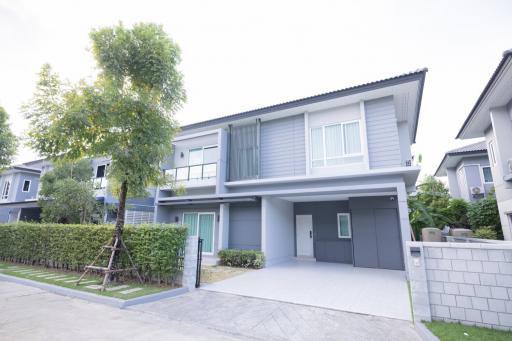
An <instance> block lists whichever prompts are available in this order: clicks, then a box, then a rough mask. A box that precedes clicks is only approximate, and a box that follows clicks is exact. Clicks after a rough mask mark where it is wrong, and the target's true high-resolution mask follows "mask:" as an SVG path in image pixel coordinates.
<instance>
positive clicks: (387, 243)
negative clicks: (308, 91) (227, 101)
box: [155, 69, 427, 270]
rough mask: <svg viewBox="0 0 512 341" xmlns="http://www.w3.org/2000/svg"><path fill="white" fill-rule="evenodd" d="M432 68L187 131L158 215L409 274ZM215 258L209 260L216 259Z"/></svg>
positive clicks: (218, 238)
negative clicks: (420, 129)
mask: <svg viewBox="0 0 512 341" xmlns="http://www.w3.org/2000/svg"><path fill="white" fill-rule="evenodd" d="M426 71H427V70H426V69H424V70H419V71H415V72H412V73H409V74H405V75H401V76H397V77H393V78H389V79H385V80H381V81H377V82H373V83H368V84H364V85H360V86H355V87H350V88H347V89H343V90H338V91H333V92H329V93H325V94H322V95H317V96H312V97H307V98H304V99H299V100H295V101H291V102H286V103H282V104H277V105H273V106H270V107H265V108H261V109H256V110H252V111H247V112H243V113H239V114H235V115H230V116H226V117H221V118H217V119H212V120H208V121H204V122H199V123H195V124H191V125H188V126H184V127H182V130H181V133H180V134H179V135H178V136H177V137H176V139H175V140H174V151H173V155H172V156H171V157H170V158H169V160H168V162H167V163H166V164H165V165H163V169H164V171H165V172H167V173H169V174H172V175H173V176H175V178H176V180H177V182H178V183H179V184H180V185H181V186H183V187H184V188H185V189H186V194H184V195H177V194H176V193H174V192H173V191H172V190H171V188H168V187H160V188H158V190H157V197H156V205H157V207H156V214H155V221H157V222H166V223H184V224H186V225H188V226H189V231H190V233H192V234H199V236H200V237H201V238H202V239H203V240H204V242H203V253H204V254H205V255H207V256H208V255H211V256H212V259H210V260H214V259H215V256H216V254H217V252H218V251H219V250H221V249H225V248H238V249H254V250H261V251H263V252H264V254H265V257H266V260H267V265H271V264H275V263H277V262H281V261H286V260H289V259H291V258H293V257H299V258H310V259H316V260H317V261H324V262H339V263H348V264H353V265H355V266H359V267H370V268H384V269H399V270H401V269H404V254H403V250H404V249H405V248H404V242H405V241H408V240H410V239H411V230H410V224H409V217H408V207H407V194H408V192H411V191H414V189H415V183H416V180H417V178H418V174H419V172H420V167H419V166H415V165H413V163H412V155H411V148H410V146H411V145H412V144H413V143H414V142H415V138H416V131H417V124H418V116H419V112H420V105H421V97H422V93H423V84H424V80H425V75H426ZM206 258H209V257H206Z"/></svg>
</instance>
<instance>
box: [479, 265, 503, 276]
mask: <svg viewBox="0 0 512 341" xmlns="http://www.w3.org/2000/svg"><path fill="white" fill-rule="evenodd" d="M498 264H499V263H497V262H482V267H483V270H484V272H485V273H491V274H498V273H500V267H499V265H498Z"/></svg>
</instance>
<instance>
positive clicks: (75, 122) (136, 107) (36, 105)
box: [26, 24, 185, 238]
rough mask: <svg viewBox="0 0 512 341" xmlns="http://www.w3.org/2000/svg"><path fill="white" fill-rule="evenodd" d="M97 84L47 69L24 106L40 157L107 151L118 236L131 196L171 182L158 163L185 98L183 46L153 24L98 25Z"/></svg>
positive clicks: (95, 38) (95, 36) (168, 146)
mask: <svg viewBox="0 0 512 341" xmlns="http://www.w3.org/2000/svg"><path fill="white" fill-rule="evenodd" d="M90 38H91V41H92V49H91V51H92V53H93V56H94V58H95V60H96V63H97V69H98V70H97V76H96V77H95V80H94V81H93V82H87V81H85V80H83V81H81V82H79V83H78V84H76V85H73V86H68V87H65V86H64V85H63V83H62V82H61V81H60V80H59V78H58V76H57V75H56V74H54V73H53V72H52V70H51V68H50V66H49V65H45V66H43V68H42V70H41V73H40V75H39V82H38V83H37V88H36V92H35V94H34V98H33V100H32V101H31V103H30V104H29V105H28V106H27V110H26V111H27V117H28V118H29V120H30V124H31V130H30V133H29V137H30V141H31V145H32V146H33V147H34V148H35V149H36V150H38V151H39V152H40V153H41V154H42V155H43V156H47V157H50V158H55V157H62V158H67V159H77V158H82V157H96V156H109V157H110V158H111V163H110V167H109V173H108V177H109V179H110V182H112V181H114V182H116V183H117V184H118V186H117V188H118V193H117V196H118V199H119V207H118V213H117V220H116V226H115V235H114V237H118V238H120V237H121V236H122V231H123V226H124V215H125V207H126V199H127V196H130V195H131V196H141V195H145V191H146V188H147V187H148V186H149V185H153V184H159V183H163V182H165V181H166V179H165V177H164V176H163V174H162V172H161V170H160V163H161V162H163V161H164V158H165V157H166V156H167V155H168V154H169V153H170V151H171V146H172V144H171V143H172V139H173V136H174V135H175V133H176V131H177V129H178V125H177V123H176V121H175V119H174V113H175V112H176V110H177V109H178V108H179V107H180V106H181V105H182V103H183V102H184V100H185V91H184V88H183V80H182V74H181V73H180V72H179V71H178V69H177V65H178V64H179V62H180V50H179V48H178V46H177V45H176V44H175V43H174V42H173V41H172V40H171V39H170V38H169V37H168V35H167V34H166V33H165V32H164V30H163V28H162V27H161V26H159V25H155V24H136V25H134V26H133V28H126V27H124V26H123V25H122V24H119V25H117V26H114V27H106V28H101V29H97V30H93V31H92V32H91V33H90Z"/></svg>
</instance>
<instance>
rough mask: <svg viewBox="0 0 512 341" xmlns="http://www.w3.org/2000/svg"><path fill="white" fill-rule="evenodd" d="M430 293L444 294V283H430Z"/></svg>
mask: <svg viewBox="0 0 512 341" xmlns="http://www.w3.org/2000/svg"><path fill="white" fill-rule="evenodd" d="M428 285H429V288H430V291H431V292H433V293H440V294H444V284H443V282H436V281H429V282H428Z"/></svg>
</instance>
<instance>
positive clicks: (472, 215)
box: [468, 193, 503, 239]
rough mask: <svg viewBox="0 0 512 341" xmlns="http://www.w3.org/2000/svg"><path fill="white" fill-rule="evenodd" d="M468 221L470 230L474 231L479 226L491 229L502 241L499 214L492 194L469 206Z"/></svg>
mask: <svg viewBox="0 0 512 341" xmlns="http://www.w3.org/2000/svg"><path fill="white" fill-rule="evenodd" d="M468 221H469V224H470V226H471V228H473V229H476V228H478V227H480V226H487V227H492V228H493V229H494V230H495V231H496V232H497V233H498V237H499V238H500V239H503V236H502V230H501V222H500V213H499V211H498V203H497V201H496V197H495V196H494V194H492V193H491V194H489V195H487V197H485V198H483V199H480V200H478V201H475V202H473V203H471V204H470V205H469V208H468Z"/></svg>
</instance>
